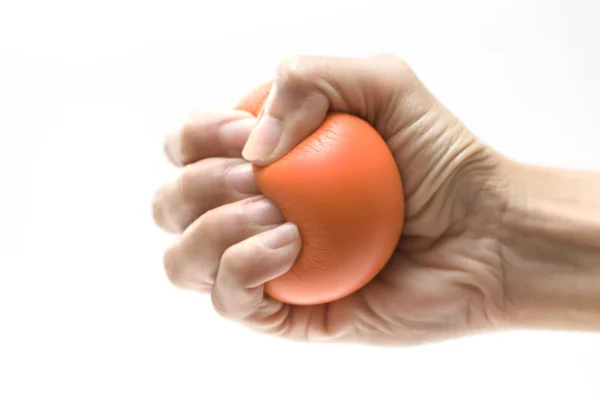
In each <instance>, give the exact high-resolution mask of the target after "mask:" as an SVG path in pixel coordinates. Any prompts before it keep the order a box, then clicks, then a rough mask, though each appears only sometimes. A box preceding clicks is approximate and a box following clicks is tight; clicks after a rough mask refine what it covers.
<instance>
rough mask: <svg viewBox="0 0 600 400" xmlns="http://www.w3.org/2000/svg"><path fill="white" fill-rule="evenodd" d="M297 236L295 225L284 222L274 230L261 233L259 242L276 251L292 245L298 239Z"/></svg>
mask: <svg viewBox="0 0 600 400" xmlns="http://www.w3.org/2000/svg"><path fill="white" fill-rule="evenodd" d="M298 235H299V232H298V227H297V226H296V224H292V223H291V222H286V223H285V224H283V225H280V226H278V227H277V228H275V229H271V230H270V231H267V232H264V233H262V234H261V235H260V240H261V241H262V242H263V244H264V245H265V246H266V247H268V248H270V249H273V250H277V249H280V248H282V247H285V246H287V245H288V244H291V243H293V242H294V241H295V240H296V239H297V238H298Z"/></svg>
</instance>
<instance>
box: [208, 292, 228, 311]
mask: <svg viewBox="0 0 600 400" xmlns="http://www.w3.org/2000/svg"><path fill="white" fill-rule="evenodd" d="M210 301H211V303H212V307H213V309H214V310H215V311H216V312H217V314H219V315H220V316H221V317H224V318H228V317H229V310H228V309H227V307H225V304H224V303H223V301H222V300H221V297H220V295H219V293H218V291H217V290H214V289H213V290H212V291H211V292H210Z"/></svg>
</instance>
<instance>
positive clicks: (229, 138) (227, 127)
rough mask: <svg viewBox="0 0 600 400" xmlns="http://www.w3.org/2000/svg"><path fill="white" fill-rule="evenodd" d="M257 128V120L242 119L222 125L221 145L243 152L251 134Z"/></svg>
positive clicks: (220, 132)
mask: <svg viewBox="0 0 600 400" xmlns="http://www.w3.org/2000/svg"><path fill="white" fill-rule="evenodd" d="M255 126H256V119H255V118H242V119H236V120H235V121H231V122H228V123H226V124H223V125H221V128H220V131H219V134H220V136H221V143H223V145H224V146H226V147H229V148H231V149H234V150H241V149H243V148H244V145H245V144H246V142H247V141H248V136H250V132H252V129H253V128H254V127H255Z"/></svg>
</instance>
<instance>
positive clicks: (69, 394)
mask: <svg viewBox="0 0 600 400" xmlns="http://www.w3.org/2000/svg"><path fill="white" fill-rule="evenodd" d="M599 19H600V7H599V3H598V2H595V1H594V0H588V1H585V0H579V1H573V0H570V1H567V0H564V1H541V0H540V1H533V0H527V1H524V0H519V1H517V0H512V1H510V0H502V1H475V0H474V1H466V0H462V1H459V0H453V1H442V0H440V1H432V0H428V1H424V0H420V1H417V0H412V1H396V0H394V1H392V0H389V1H385V2H379V1H375V0H369V1H362V2H351V1H346V2H344V1H326V0H320V1H300V0H298V1H295V2H289V1H277V2H275V1H274V2H273V3H271V4H269V3H266V2H261V1H245V2H242V1H238V2H234V1H220V0H214V1H207V0H195V1H190V2H181V1H150V0H148V1H145V2H142V1H137V2H135V1H133V0H128V1H124V0H120V1H117V0H115V1H108V0H105V1H97V2H95V1H66V0H52V1H41V0H40V1H37V2H34V1H23V0H12V1H11V0H1V1H0V135H1V141H0V183H1V192H0V399H3V400H4V399H6V400H13V399H50V398H56V399H78V400H79V399H81V400H84V399H145V398H157V399H170V400H171V399H173V400H175V399H211V400H212V399H225V398H235V399H246V398H261V399H264V400H271V399H273V400H275V399H277V400H279V399H307V400H308V399H327V400H333V399H345V398H357V399H358V398H362V399H367V398H368V399H376V400H384V399H447V398H448V399H454V398H456V399H574V400H575V399H577V400H587V399H595V400H597V399H599V398H600V361H599V360H600V336H597V335H596V336H594V335H581V334H574V333H573V334H566V333H549V332H545V333H542V332H511V333H503V334H496V335H490V336H485V337H476V338H466V339H463V340H457V341H452V342H446V343H439V344H434V345H428V346H423V347H417V348H409V349H373V348H360V347H341V346H332V347H330V346H322V345H319V346H316V345H301V344H291V343H288V342H284V341H279V340H275V339H271V338H265V337H261V336H257V335H254V334H251V333H249V332H247V331H246V330H244V329H241V328H239V327H237V326H236V325H233V324H230V323H228V322H226V321H223V320H221V319H220V318H219V317H217V316H216V315H215V314H214V313H213V312H212V310H211V308H210V301H209V300H208V299H207V298H205V297H203V296H200V295H195V294H191V293H185V292H181V291H178V290H176V289H174V288H172V287H171V286H170V284H169V283H168V281H167V279H166V278H165V276H164V273H163V270H162V264H161V258H162V251H163V248H164V247H165V246H166V245H167V243H168V242H169V240H171V238H170V237H168V236H167V235H164V234H162V233H160V232H159V231H158V229H157V228H155V227H154V226H153V223H152V221H151V212H150V202H151V197H152V193H153V190H154V188H155V187H156V186H157V185H158V184H159V183H160V182H161V181H162V180H163V179H166V178H167V177H168V176H170V175H171V174H172V171H171V170H170V168H169V167H168V165H167V164H166V163H165V162H164V160H163V155H162V149H161V143H162V136H163V134H164V132H166V131H167V130H168V129H170V128H172V127H174V126H176V125H177V124H178V123H179V122H181V118H183V116H184V115H185V113H186V112H187V111H188V109H191V108H202V107H220V106H228V105H230V104H232V103H234V102H235V101H236V100H237V97H238V96H239V95H240V94H241V93H243V92H244V91H245V90H246V89H248V88H250V87H252V86H253V85H254V84H255V83H256V82H257V81H258V80H260V79H262V78H264V77H268V76H270V74H271V72H272V71H273V69H274V67H275V66H276V64H277V62H278V61H279V60H280V59H281V58H282V57H284V56H287V55H293V54H297V53H320V54H337V55H364V54H369V53H373V52H377V51H389V52H395V53H397V54H399V55H401V56H402V57H404V58H405V59H406V60H407V61H408V62H409V63H410V64H411V65H412V66H413V67H414V69H415V70H416V71H417V73H418V74H419V75H420V76H421V77H422V79H423V80H424V81H425V82H426V83H427V84H428V85H429V87H430V88H431V89H432V90H433V91H434V92H435V93H436V94H437V96H438V97H439V98H440V99H441V100H442V101H443V102H445V103H446V104H447V105H448V106H449V108H451V109H452V110H453V111H454V112H455V113H456V114H458V115H459V116H460V117H461V118H462V119H463V120H464V121H465V122H466V123H467V125H469V126H470V127H471V129H472V130H473V131H474V132H475V133H477V134H478V135H480V136H481V137H482V138H483V139H484V140H486V141H487V142H488V143H490V144H491V145H493V146H495V147H496V148H497V149H499V150H500V151H502V152H504V153H505V154H507V155H510V156H512V157H514V158H517V159H520V160H524V161H529V162H535V163H543V164H548V165H555V166H563V167H576V168H596V169H597V168H599V167H600V156H599V155H598V152H599V151H598V147H597V146H598V137H599V135H600V128H599V127H598V115H599V114H598V110H599V108H600V97H599V96H598V93H600V78H599V75H600V73H599V71H600V29H599V28H598V20H599Z"/></svg>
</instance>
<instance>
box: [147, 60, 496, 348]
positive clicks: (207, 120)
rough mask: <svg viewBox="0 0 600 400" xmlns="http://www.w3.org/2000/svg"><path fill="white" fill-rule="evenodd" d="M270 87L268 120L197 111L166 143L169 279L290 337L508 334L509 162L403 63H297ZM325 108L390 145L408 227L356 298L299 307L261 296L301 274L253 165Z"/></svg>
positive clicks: (293, 231)
mask: <svg viewBox="0 0 600 400" xmlns="http://www.w3.org/2000/svg"><path fill="white" fill-rule="evenodd" d="M272 85H273V86H272V90H271V95H270V96H269V97H268V99H267V101H266V103H265V106H264V113H263V115H261V116H260V119H259V120H257V119H256V118H255V117H254V116H253V115H252V114H249V113H247V112H244V111H238V110H226V111H220V112H200V113H193V114H192V115H191V116H190V119H189V121H188V122H187V123H186V124H185V125H184V126H183V127H182V128H181V129H180V130H179V131H178V132H175V133H174V134H172V135H169V136H168V138H167V140H166V152H167V154H168V157H169V159H170V160H171V161H172V162H173V163H174V164H175V165H177V166H179V167H181V174H180V175H179V177H178V178H177V179H176V180H174V181H173V182H170V183H167V184H166V185H165V186H163V187H162V188H160V189H159V190H158V191H157V194H156V196H155V199H154V215H155V220H156V222H157V224H158V225H159V226H161V227H162V228H164V229H165V230H168V231H170V232H175V233H181V236H180V237H179V239H178V240H177V241H176V243H175V244H174V245H173V246H171V247H170V248H169V249H167V251H166V253H165V269H166V273H167V275H168V277H169V279H170V280H171V281H172V282H173V283H174V284H175V285H177V286H180V287H183V288H187V289H192V290H198V291H201V292H207V293H210V294H211V298H212V302H213V305H214V306H215V308H216V310H217V311H218V312H219V313H220V314H222V315H224V316H226V317H228V318H231V319H234V320H237V321H239V322H241V323H244V324H246V325H248V326H250V327H252V328H253V329H256V330H259V331H262V332H266V333H271V334H275V335H282V336H286V337H289V338H294V339H303V340H332V339H337V340H340V341H362V342H369V343H377V344H391V343H393V344H415V343H420V342H425V341H432V340H440V339H445V338H450V337H455V336H460V335H465V334H471V333H477V332H482V331H486V330H490V329H497V328H500V327H502V326H503V324H504V321H505V312H506V310H505V304H504V302H505V297H504V296H505V283H504V280H503V276H504V272H503V267H502V264H501V262H500V256H499V251H498V246H499V244H498V242H497V240H496V239H495V235H494V233H495V229H496V227H497V226H498V225H499V223H500V219H501V216H502V210H503V208H504V200H503V199H504V196H503V195H502V193H500V189H501V188H502V187H503V178H502V177H503V176H504V175H503V174H502V173H501V171H502V168H503V163H504V160H503V158H502V157H501V156H499V155H498V154H496V153H495V152H493V151H492V150H491V149H489V148H488V147H487V146H485V145H484V144H482V143H481V142H479V141H478V140H477V138H476V137H475V136H474V135H473V134H472V133H471V132H469V130H468V129H467V128H466V127H465V126H464V125H463V124H462V123H461V122H460V121H459V120H458V119H457V118H456V117H455V116H453V115H452V114H451V113H450V112H449V111H448V110H447V109H445V108H444V106H443V105H442V104H441V103H440V102H438V101H437V100H436V99H435V98H434V96H433V95H432V94H431V93H430V92H429V91H428V90H427V89H426V88H425V86H424V85H423V84H422V83H421V82H420V80H419V79H418V78H417V76H416V75H415V74H414V73H413V71H412V70H411V69H410V68H409V67H408V66H407V65H406V64H405V63H404V62H403V61H402V60H400V59H398V58H396V57H395V56H389V55H379V56H374V57H369V58H359V59H356V58H354V59H350V58H336V57H298V58H295V59H293V60H290V61H287V62H284V63H282V64H281V65H280V67H279V68H278V69H277V72H276V74H275V77H274V79H273V81H272ZM328 111H339V112H345V113H351V114H354V115H357V116H359V117H361V118H363V119H364V120H366V121H368V122H369V123H370V124H371V125H372V126H374V127H375V129H376V130H377V131H378V132H379V133H380V134H381V135H382V136H383V138H384V139H385V140H386V141H387V143H388V145H389V147H390V149H391V150H392V152H393V154H394V157H395V159H396V162H397V164H398V168H399V171H400V173H401V176H402V179H403V184H404V190H405V202H406V219H405V226H404V231H403V236H402V238H401V240H400V242H399V244H398V249H397V252H396V253H395V255H394V256H393V257H392V259H391V260H390V262H389V264H388V265H387V266H386V267H385V268H384V270H383V271H382V272H381V273H380V274H379V275H378V276H377V277H376V278H375V279H374V280H373V281H372V282H371V283H369V284H368V285H367V286H365V287H364V288H362V289H361V290H360V291H358V292H356V293H354V294H352V295H350V296H348V297H346V298H343V299H341V300H339V301H336V302H333V303H331V304H327V305H320V306H311V307H296V306H290V305H287V304H282V303H279V302H277V301H275V300H273V299H271V298H269V297H267V296H265V295H264V293H263V286H262V285H263V284H264V283H265V282H266V281H268V280H270V279H273V278H274V277H276V276H279V275H281V274H283V273H285V272H286V271H287V270H288V269H289V268H290V267H291V265H292V264H293V262H294V260H295V258H296V256H297V255H298V252H299V250H300V248H301V245H302V244H301V237H300V235H299V233H298V230H297V228H296V226H295V225H294V224H291V223H286V222H285V221H284V219H283V217H282V215H281V213H280V212H279V210H278V209H277V207H276V206H275V205H274V204H273V203H272V202H270V201H269V200H268V199H266V198H264V197H263V196H261V195H260V192H259V190H258V188H257V187H256V184H255V182H254V180H253V175H252V172H251V164H250V163H248V162H247V161H246V160H248V161H251V162H254V163H256V164H260V165H267V164H270V163H272V162H274V161H276V160H278V159H280V158H281V157H282V156H283V155H285V154H286V153H287V152H289V151H290V150H291V149H292V148H293V147H294V146H296V145H297V144H298V143H300V141H302V140H303V139H304V138H306V137H307V136H308V135H310V133H311V132H313V131H314V130H315V129H316V128H318V127H319V126H320V124H321V123H322V121H323V119H324V117H325V115H326V113H327V112H328ZM242 156H243V157H242ZM499 188H500V189H499Z"/></svg>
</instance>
